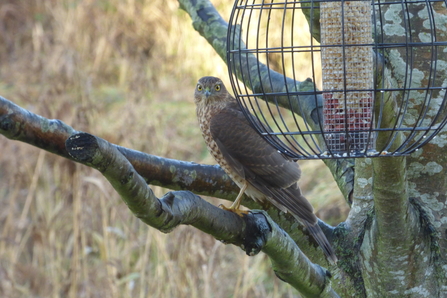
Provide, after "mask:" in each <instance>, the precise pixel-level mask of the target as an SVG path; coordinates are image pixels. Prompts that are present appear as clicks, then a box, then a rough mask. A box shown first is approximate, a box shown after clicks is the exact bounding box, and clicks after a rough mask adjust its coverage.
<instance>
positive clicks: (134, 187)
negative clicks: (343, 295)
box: [66, 133, 338, 297]
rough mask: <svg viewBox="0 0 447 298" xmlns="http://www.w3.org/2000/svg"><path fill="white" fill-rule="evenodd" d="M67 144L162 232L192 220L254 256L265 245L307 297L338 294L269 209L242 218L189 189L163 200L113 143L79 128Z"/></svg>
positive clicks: (283, 275) (276, 266)
mask: <svg viewBox="0 0 447 298" xmlns="http://www.w3.org/2000/svg"><path fill="white" fill-rule="evenodd" d="M66 147H67V151H68V152H69V154H70V156H72V157H73V158H74V159H75V160H76V161H78V162H80V163H83V164H85V165H87V166H90V167H92V168H95V169H97V170H99V171H100V172H101V173H102V174H103V175H104V177H106V178H107V180H108V181H109V182H110V183H111V184H112V186H113V187H114V188H115V190H116V191H117V192H118V193H119V194H120V196H121V198H122V199H123V201H124V202H125V203H126V205H127V206H128V207H129V209H130V210H131V211H132V212H133V213H134V214H135V216H137V217H138V218H139V219H141V220H142V221H143V222H145V223H146V224H148V225H150V226H152V227H154V228H156V229H158V230H160V231H162V232H169V231H171V230H173V229H174V228H175V227H177V226H178V225H181V224H184V225H185V224H186V225H192V226H194V227H196V228H197V229H199V230H202V231H204V232H206V233H208V234H210V235H212V236H214V237H215V238H216V239H218V240H221V241H223V242H225V243H231V244H235V245H238V246H240V247H242V248H243V249H244V250H245V251H246V253H247V254H248V255H255V254H257V253H259V251H261V250H262V251H263V252H264V253H266V254H267V255H268V256H269V257H270V259H271V260H272V263H273V268H274V269H275V272H276V274H277V275H278V276H279V277H280V278H281V279H282V280H284V281H285V282H287V283H289V284H291V285H292V286H294V287H295V288H296V289H297V290H299V291H300V292H301V293H303V294H304V295H305V297H338V295H337V294H336V293H335V292H334V291H333V290H332V288H331V286H330V282H329V277H330V274H329V273H328V272H327V271H326V270H325V269H323V268H321V267H320V266H318V265H315V264H313V263H312V262H310V260H309V259H308V258H307V257H306V256H305V255H304V254H303V253H302V252H301V250H300V249H299V248H298V246H297V245H296V243H295V242H294V241H293V240H292V238H290V237H289V236H288V235H287V234H286V233H284V232H283V230H282V229H281V228H280V227H279V226H278V225H277V224H276V223H275V222H273V221H272V220H271V219H270V218H269V216H268V214H267V213H265V212H263V211H252V212H250V213H248V214H247V215H244V216H243V217H240V216H238V215H237V214H235V213H233V212H229V211H226V210H223V209H220V208H218V207H216V206H214V205H211V204H210V203H208V202H206V201H204V200H202V199H201V198H200V197H198V196H196V195H194V194H193V193H191V192H188V191H176V192H169V193H167V194H166V195H165V196H164V197H162V198H161V199H158V198H157V197H156V196H155V195H154V193H153V192H152V190H151V189H150V187H149V186H148V185H147V184H146V181H145V180H144V179H143V178H142V177H141V176H140V175H139V174H138V173H137V172H136V171H135V169H134V168H133V167H132V164H131V163H130V162H129V161H128V160H127V158H126V157H125V156H124V155H123V154H121V152H120V151H119V150H118V149H117V148H116V147H115V146H114V145H113V144H110V143H109V142H107V141H105V140H103V139H100V138H98V137H95V136H93V135H90V134H87V133H79V134H75V135H73V136H71V137H70V138H69V139H68V140H67V142H66ZM291 260H293V261H291Z"/></svg>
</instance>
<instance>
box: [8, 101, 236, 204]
mask: <svg viewBox="0 0 447 298" xmlns="http://www.w3.org/2000/svg"><path fill="white" fill-rule="evenodd" d="M76 132H77V131H76V130H75V129H73V128H72V127H70V126H69V125H67V124H65V123H64V122H62V121H60V120H54V119H46V118H44V117H42V116H39V115H36V114H33V113H31V112H30V111H28V110H25V109H23V108H21V107H19V106H17V105H15V104H14V103H12V102H11V101H9V100H7V99H5V98H3V97H1V96H0V134H2V135H4V136H5V137H7V138H8V139H11V140H17V141H21V142H25V143H27V144H30V145H32V146H35V147H38V148H41V149H43V150H46V151H49V152H51V153H54V154H57V155H60V156H62V157H65V158H68V159H72V158H71V157H70V156H69V155H68V153H67V151H66V150H65V141H66V140H67V139H68V137H70V136H71V135H73V134H74V133H76ZM114 146H115V147H116V148H117V149H118V150H119V151H120V152H121V153H122V154H123V155H124V156H125V157H126V158H127V159H128V160H129V162H130V163H131V164H132V165H133V167H134V168H135V170H136V171H137V172H138V173H139V174H140V175H141V176H142V177H143V178H144V179H145V181H146V182H147V183H149V184H152V185H157V186H162V187H166V188H170V189H173V190H181V189H187V190H190V191H193V192H195V193H198V194H201V195H206V196H213V197H218V198H222V199H234V197H235V196H236V195H237V194H238V192H239V188H238V187H237V186H236V184H234V183H233V181H232V180H231V179H229V177H228V176H226V174H225V172H224V171H223V170H222V169H221V168H220V167H219V166H217V165H214V166H211V165H202V164H197V163H193V162H185V161H180V160H175V159H169V158H162V157H159V156H155V155H151V154H146V153H142V152H139V151H136V150H131V149H127V148H124V147H120V146H117V145H114Z"/></svg>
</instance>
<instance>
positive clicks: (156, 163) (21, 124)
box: [0, 97, 333, 262]
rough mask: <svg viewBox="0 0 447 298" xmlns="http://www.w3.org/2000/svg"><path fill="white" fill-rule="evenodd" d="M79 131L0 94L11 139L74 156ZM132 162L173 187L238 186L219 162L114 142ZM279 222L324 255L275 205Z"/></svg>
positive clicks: (226, 190)
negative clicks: (69, 145) (71, 147)
mask: <svg viewBox="0 0 447 298" xmlns="http://www.w3.org/2000/svg"><path fill="white" fill-rule="evenodd" d="M76 133H78V132H77V131H76V130H75V129H73V128H72V127H70V126H68V125H66V124H65V123H64V122H62V121H60V120H50V119H46V118H44V117H41V116H39V115H36V114H33V113H31V112H29V111H27V110H25V109H23V108H21V107H19V106H17V105H15V104H14V103H12V102H10V101H8V100H6V99H4V98H2V97H0V134H3V135H4V136H6V137H7V138H9V139H12V140H17V141H21V142H25V143H28V144H30V145H32V146H36V147H38V148H41V149H43V150H46V151H49V152H51V153H55V154H58V155H60V156H62V157H65V158H68V159H71V160H74V159H73V158H72V157H71V156H70V155H69V154H68V152H67V150H66V147H65V141H66V139H68V138H69V137H70V136H71V135H73V134H76ZM111 146H113V147H114V148H116V149H117V150H118V151H119V152H120V153H121V154H122V155H123V156H124V157H125V158H126V159H127V160H128V161H129V163H130V164H132V167H133V168H134V169H135V171H136V172H137V173H138V174H139V175H140V176H141V177H142V178H143V179H144V181H145V182H146V183H149V184H152V185H158V186H162V187H166V188H170V189H173V190H189V191H193V192H195V193H197V194H203V195H207V196H213V197H218V198H222V199H228V200H234V198H235V197H236V196H237V193H238V192H239V188H238V187H237V186H236V185H235V184H234V183H233V182H232V181H231V179H230V178H228V177H227V176H226V174H225V173H224V172H223V170H222V169H221V168H220V167H219V166H209V165H200V164H196V163H192V162H184V161H179V160H174V159H167V158H162V157H158V156H154V155H150V154H145V153H142V152H138V151H135V150H131V149H127V148H124V147H120V146H117V145H114V144H111ZM244 205H245V206H247V207H249V208H251V209H254V208H259V207H260V205H258V204H257V203H255V202H254V201H252V200H251V199H247V200H244ZM268 212H269V214H270V216H272V217H273V218H274V219H275V221H276V222H277V223H279V224H280V225H281V226H282V227H283V229H284V230H286V231H287V232H288V233H290V234H291V236H292V238H293V239H294V241H295V242H297V243H299V245H300V246H301V247H302V248H303V249H305V250H306V253H308V254H312V255H314V257H315V258H314V260H321V261H322V262H324V260H325V258H324V256H323V253H322V252H321V251H320V250H317V249H316V246H315V245H314V244H313V243H312V242H310V241H308V240H306V239H307V237H303V235H304V234H303V228H297V225H296V222H295V220H294V219H293V217H292V216H287V215H285V214H282V213H281V212H279V211H278V210H277V209H275V208H270V209H269V210H268ZM320 227H321V228H322V229H323V231H324V232H325V234H326V237H327V238H328V239H332V237H333V228H332V227H330V226H328V225H326V224H325V223H324V222H322V221H320ZM311 252H312V253H311Z"/></svg>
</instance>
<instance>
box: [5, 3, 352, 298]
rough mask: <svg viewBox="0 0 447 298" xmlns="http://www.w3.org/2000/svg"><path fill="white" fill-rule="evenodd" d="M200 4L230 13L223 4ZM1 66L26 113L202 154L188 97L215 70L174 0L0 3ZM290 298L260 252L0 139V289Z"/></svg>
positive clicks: (325, 206) (162, 149)
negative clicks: (168, 227)
mask: <svg viewBox="0 0 447 298" xmlns="http://www.w3.org/2000/svg"><path fill="white" fill-rule="evenodd" d="M212 2H213V3H214V4H215V5H216V7H217V8H218V10H219V11H220V12H221V14H222V15H223V16H227V17H228V16H229V13H230V10H231V5H230V4H228V3H229V2H231V1H224V0H214V1H212ZM302 23H304V22H302ZM303 34H305V33H303ZM0 61H1V63H0V65H1V67H0V95H2V96H4V97H6V98H7V99H9V100H12V101H13V102H15V103H16V104H19V105H20V106H22V107H24V108H26V109H28V110H30V111H32V112H34V113H37V114H40V115H42V116H44V117H47V118H58V119H61V120H63V121H64V122H66V123H67V124H69V125H71V126H73V127H74V128H76V129H77V130H83V131H87V132H90V133H93V134H95V135H98V136H100V137H103V138H105V139H107V140H109V141H111V142H114V143H117V144H119V145H122V146H126V147H130V148H133V149H136V150H141V151H144V152H148V153H151V154H156V155H160V156H164V157H169V158H176V159H182V160H192V161H196V162H201V163H214V162H213V160H212V158H211V157H210V156H209V155H208V153H207V151H206V148H205V146H204V143H203V141H202V138H201V135H200V132H199V130H198V127H197V125H196V119H195V113H194V108H195V107H194V104H193V100H192V94H193V90H194V86H195V82H196V80H197V79H198V78H199V77H201V76H204V75H215V76H220V77H224V78H227V76H228V75H227V69H226V66H225V64H224V63H223V61H221V60H220V58H219V57H218V56H217V54H215V53H214V51H213V50H212V48H211V47H210V46H209V45H208V44H207V43H206V41H205V40H204V39H203V38H202V37H200V36H199V34H198V33H196V32H195V31H194V29H193V28H192V25H191V21H190V19H189V17H188V16H187V15H186V13H184V12H183V11H180V10H179V9H178V3H177V2H176V1H174V0H169V1H163V0H146V1H144V0H127V1H122V0H65V1H62V0H2V1H1V3H0ZM299 67H303V73H304V74H306V71H308V70H307V69H306V66H305V65H304V64H303V66H299ZM308 73H309V72H307V75H305V76H304V78H305V77H307V76H309V75H308ZM226 81H227V82H228V79H227V80H226ZM302 167H303V172H304V173H305V174H304V177H303V179H302V182H301V185H302V186H303V188H304V189H305V193H306V195H307V197H309V198H310V199H311V200H312V203H313V204H314V206H315V208H316V210H317V211H318V213H319V215H320V216H321V217H323V218H324V219H326V220H328V221H329V222H331V223H333V224H337V223H338V222H339V221H340V220H341V219H343V218H344V216H345V214H346V207H345V204H344V202H343V200H342V198H341V195H340V193H339V191H338V189H337V187H336V185H335V183H334V182H333V181H332V179H331V177H330V175H329V173H328V171H327V170H326V168H325V166H324V165H323V164H322V163H321V162H314V161H313V162H303V163H302ZM155 192H156V194H158V195H162V194H163V193H165V192H166V190H165V189H161V188H158V187H155ZM210 200H212V201H214V202H216V200H215V199H210ZM296 296H297V293H296V291H294V290H293V289H291V287H289V286H288V285H285V284H283V283H282V282H281V281H279V280H278V279H277V278H276V277H275V276H274V274H273V272H272V271H271V269H270V264H269V262H268V260H267V259H266V258H265V256H263V255H262V254H260V255H259V256H256V257H251V258H249V257H246V256H245V255H244V253H243V252H242V251H241V250H240V249H238V248H235V247H233V246H225V245H223V244H221V243H220V242H217V241H215V240H214V239H213V238H212V237H210V236H208V235H206V234H203V233H202V232H200V231H196V230H194V229H192V228H190V227H180V228H178V229H176V230H175V231H173V232H172V233H170V234H168V235H164V234H162V233H160V232H158V231H157V230H154V229H152V228H149V227H147V226H145V225H144V224H142V223H140V222H139V220H137V219H136V218H135V217H134V216H133V215H132V214H131V213H130V211H128V210H127V208H126V206H125V205H124V203H122V202H121V201H120V198H119V197H118V195H117V194H116V193H115V192H114V191H113V189H112V188H111V187H110V185H109V184H108V182H107V181H106V180H105V179H103V178H102V177H101V175H100V174H99V173H98V172H96V171H94V170H92V169H90V168H87V167H85V166H81V165H77V164H75V163H73V162H70V161H67V160H64V159H63V158H60V157H57V156H54V155H51V154H49V153H46V152H44V151H40V150H38V149H36V148H33V147H31V146H28V145H26V144H22V143H19V142H15V141H10V140H7V139H6V138H4V137H1V136H0V297H216V298H217V297H296Z"/></svg>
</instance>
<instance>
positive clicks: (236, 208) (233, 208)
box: [219, 182, 248, 217]
mask: <svg viewBox="0 0 447 298" xmlns="http://www.w3.org/2000/svg"><path fill="white" fill-rule="evenodd" d="M247 187H248V184H247V182H245V183H244V185H243V186H242V188H241V190H240V191H239V194H238V195H237V197H236V200H234V202H233V204H231V206H230V208H227V207H225V206H224V205H220V206H219V207H221V208H222V209H224V210H227V211H231V212H234V213H236V214H237V215H239V216H241V217H242V216H243V214H247V213H248V212H247V211H243V210H240V209H239V207H240V206H241V200H242V196H243V195H244V193H245V190H246V189H247Z"/></svg>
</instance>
